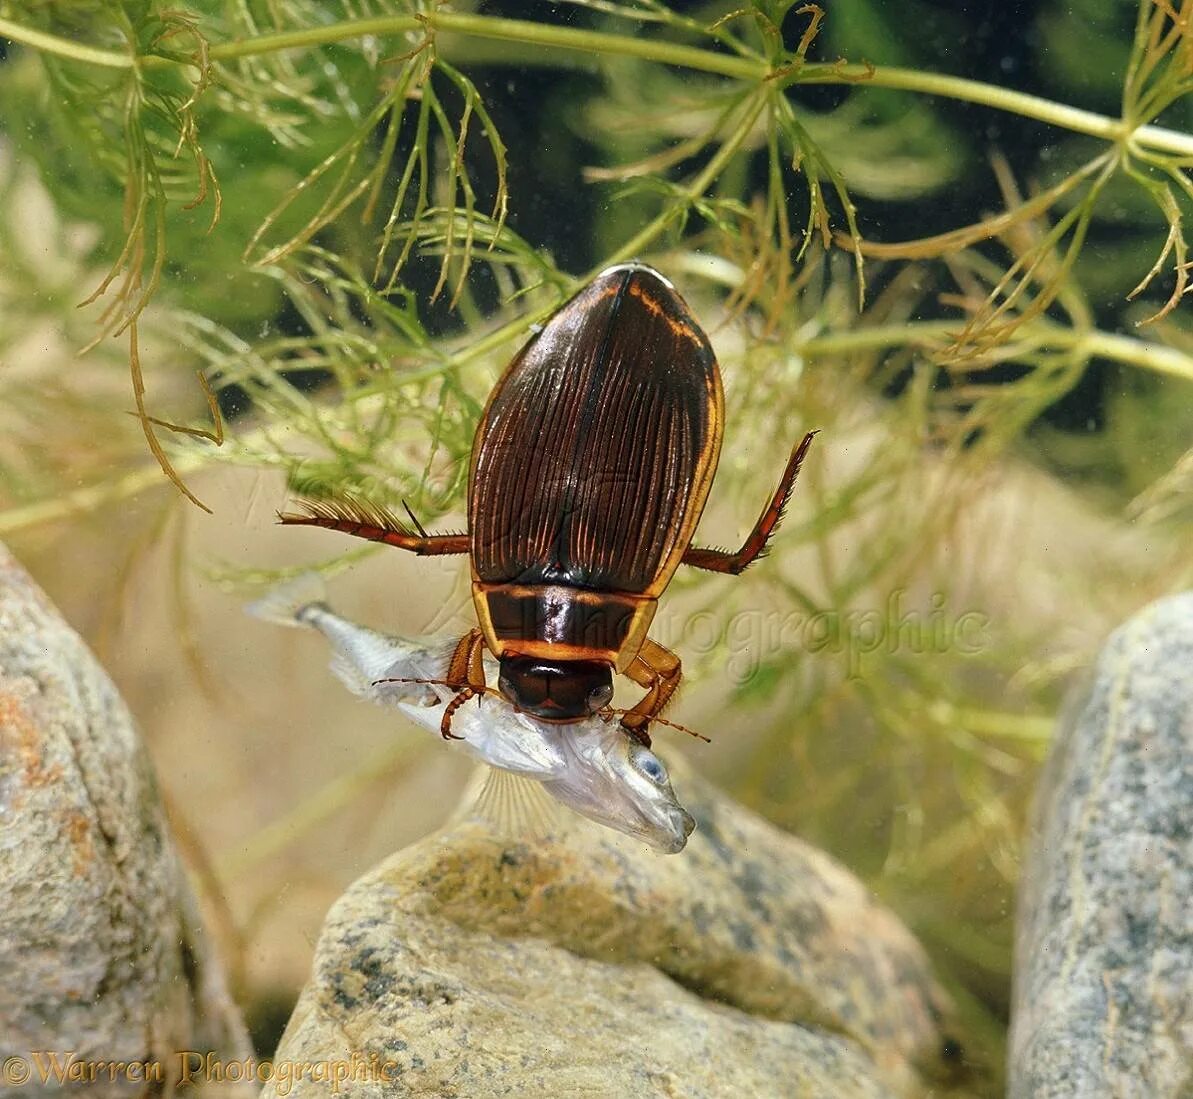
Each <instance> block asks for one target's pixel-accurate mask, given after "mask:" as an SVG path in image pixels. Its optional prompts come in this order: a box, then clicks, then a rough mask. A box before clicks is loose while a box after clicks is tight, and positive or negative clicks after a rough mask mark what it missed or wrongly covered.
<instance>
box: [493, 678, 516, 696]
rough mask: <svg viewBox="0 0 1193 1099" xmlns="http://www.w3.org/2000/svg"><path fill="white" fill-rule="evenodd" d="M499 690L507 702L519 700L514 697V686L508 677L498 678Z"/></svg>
mask: <svg viewBox="0 0 1193 1099" xmlns="http://www.w3.org/2000/svg"><path fill="white" fill-rule="evenodd" d="M497 689H498V690H499V691H500V692H501V693H502V694H503V695H504V696H505V697H506V699H507V701H509V702H516V701H517V698H516V696H515V695H514V685H513V684H512V683H511V682H510V680H509V677H508V676H506V675H502V676H500V677H499V678H498V680H497Z"/></svg>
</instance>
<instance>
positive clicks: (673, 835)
mask: <svg viewBox="0 0 1193 1099" xmlns="http://www.w3.org/2000/svg"><path fill="white" fill-rule="evenodd" d="M667 817H668V819H667V824H666V827H665V828H664V829H661V830H659V831H656V832H655V837H656V839H657V841H658V842H657V843H656V844H655V846H656V847H657V848H658V849H659V850H660V851H662V852H663V853H664V854H665V855H678V854H679V853H680V851H682V850H683V849H684V848H685V847H686V846H687V844H688V837H689V836H690V835H691V834H692V833H693V832H694V831H695V830H696V820H695V818H694V817H693V816H692V814H691V813H689V812H688V811H687V810H686V809H681V808H679V807H678V806H677V807H676V808H674V809H672V810H671V812H670V813H668V814H667Z"/></svg>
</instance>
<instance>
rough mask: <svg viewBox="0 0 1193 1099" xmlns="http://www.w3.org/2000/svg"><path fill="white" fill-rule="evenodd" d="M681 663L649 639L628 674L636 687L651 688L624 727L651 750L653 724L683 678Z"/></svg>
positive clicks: (624, 722)
mask: <svg viewBox="0 0 1193 1099" xmlns="http://www.w3.org/2000/svg"><path fill="white" fill-rule="evenodd" d="M680 667H681V666H680V660H679V657H678V656H676V655H675V653H673V652H672V651H671V650H670V649H665V648H664V647H663V646H662V645H660V644H658V642H656V641H651V640H650V638H649V637H648V638H647V639H646V641H645V642H643V644H642V648H641V650H639V652H638V655H637V656H636V657H634V659H633V661H632V662H631V664H630V666H629V667H628V668H626V670H625V674H626V675H627V676H629V677H630V679H632V680H633V681H634V682H635V683H637V684H639V685H640V686H642V687H646V688H647V692H646V695H645V697H644V698H643V699H642V700H641V701H640V702H639V703H638V705H636V706H635V707H634V708H633V709H631V710H629V711H628V712H627V713H625V714H624V715H623V716H622V719H621V726H622V728H623V729H625V731H626V732H627V733H629V734H630V736H632V737H633V738H634V739H635V740H637V741H640V742H641V743H642V744H644V745H645V746H646V747H647V748H649V747H650V733H649V731H648V730H649V728H650V723H651V720H652V719H653V718H654V717H656V716H657V715H658V714H660V713H662V711H663V707H664V706H666V705H667V703H668V702H669V701H670V699H671V696H672V695H673V694H675V688H676V687H678V686H679V681H680V678H681V671H680Z"/></svg>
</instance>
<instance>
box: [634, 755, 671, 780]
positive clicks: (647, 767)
mask: <svg viewBox="0 0 1193 1099" xmlns="http://www.w3.org/2000/svg"><path fill="white" fill-rule="evenodd" d="M633 762H634V766H635V767H637V768H638V770H639V771H641V772H642V774H644V775H645V776H646V777H647V778H648V779H650V781H651V782H653V783H654V784H655V785H656V786H662V785H663V784H664V783H665V782H666V781H667V768H666V767H664V766H663V761H662V760H661V759H659V757H658V756H656V755H655V754H654V752H652V751H650V750H649V749H648V748H642V747H639V748H637V749H636V750H635V752H634V755H633Z"/></svg>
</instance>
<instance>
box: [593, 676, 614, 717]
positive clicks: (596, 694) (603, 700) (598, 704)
mask: <svg viewBox="0 0 1193 1099" xmlns="http://www.w3.org/2000/svg"><path fill="white" fill-rule="evenodd" d="M612 701H613V684H612V683H602V684H600V686H598V687H593V689H592V690H591V691H589V692H588V705H589V707H590V708H591V709H592V710H593V711H594V712H595V711H596V710H600V709H602V708H603V707H605V706H608V705H609V703H610V702H612Z"/></svg>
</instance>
